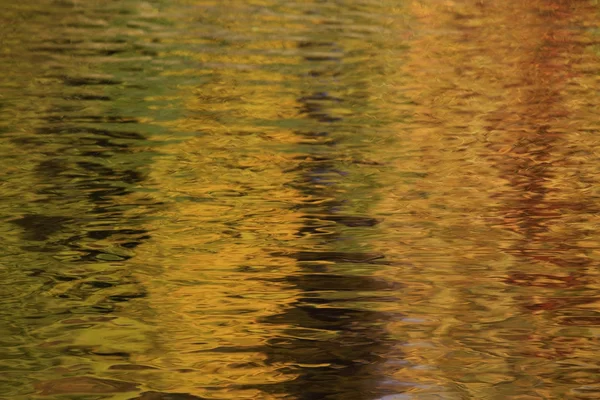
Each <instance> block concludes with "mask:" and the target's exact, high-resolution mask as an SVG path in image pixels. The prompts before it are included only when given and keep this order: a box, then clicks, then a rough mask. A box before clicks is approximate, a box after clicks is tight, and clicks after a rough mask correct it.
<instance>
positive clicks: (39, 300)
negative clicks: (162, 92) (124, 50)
mask: <svg viewBox="0 0 600 400" xmlns="http://www.w3.org/2000/svg"><path fill="white" fill-rule="evenodd" d="M65 3H68V2H65ZM60 6H61V5H60V4H59V2H49V1H41V2H28V1H25V2H19V4H17V3H15V4H13V5H9V7H8V10H5V11H6V12H8V15H9V17H8V20H9V22H10V26H17V25H18V28H15V29H14V30H12V31H10V32H8V31H4V30H2V28H0V30H2V33H0V36H3V35H5V34H6V35H8V38H9V39H10V40H7V42H4V41H3V44H6V45H7V46H9V47H11V46H12V47H11V50H12V53H11V56H10V57H13V59H14V60H15V61H14V62H13V61H12V59H11V58H10V57H5V56H4V55H2V56H0V63H1V64H0V65H2V66H3V67H6V70H7V72H10V74H11V77H9V78H4V77H3V78H0V87H2V92H3V98H4V99H5V100H6V107H4V111H5V112H8V113H9V114H8V119H7V120H6V119H5V121H3V122H2V124H3V129H2V130H3V131H4V132H5V134H3V136H2V137H0V145H1V146H2V149H3V151H4V152H5V155H6V156H10V157H12V159H13V161H14V164H15V165H19V168H17V169H16V170H17V171H18V173H16V174H14V175H12V176H10V177H9V180H8V182H9V183H10V184H11V185H12V187H14V188H16V189H14V190H15V192H17V194H16V195H15V194H13V193H12V192H10V191H9V192H7V191H6V190H5V191H4V192H3V195H6V194H9V195H11V196H12V197H8V198H7V197H6V196H4V197H3V199H2V201H1V202H0V212H1V213H2V215H1V216H2V218H3V221H6V222H8V223H7V224H6V225H7V228H5V229H8V230H9V232H10V236H11V238H12V241H11V247H10V248H6V249H4V251H3V253H2V254H1V256H2V257H3V260H4V259H6V260H9V264H10V265H11V268H12V269H11V272H10V276H9V278H10V280H9V285H7V286H6V287H7V290H8V291H9V293H10V294H11V297H14V298H15V299H16V300H15V301H14V307H8V306H7V305H6V304H3V309H4V311H3V312H1V313H0V317H1V319H0V321H1V322H0V325H2V326H3V327H2V336H3V337H5V338H7V341H6V343H8V345H7V346H6V347H4V346H3V347H0V359H2V360H12V362H10V363H7V364H3V366H2V370H3V371H5V370H6V371H8V372H7V374H10V376H9V379H12V381H9V383H10V384H6V385H5V381H4V380H2V379H0V386H2V389H3V390H2V392H3V395H4V394H6V393H8V396H9V397H11V398H13V397H14V398H20V397H18V396H19V395H25V396H28V397H30V396H31V395H33V393H34V392H35V393H37V394H39V395H43V396H64V395H67V396H68V395H88V396H89V395H96V397H98V396H97V395H105V394H114V393H122V392H129V391H134V390H137V389H138V384H137V383H134V382H129V381H121V380H114V379H102V378H99V377H93V376H91V375H95V374H96V372H95V371H93V370H92V368H91V365H93V363H94V360H99V359H102V360H105V359H115V358H116V359H120V360H128V359H129V358H130V354H131V353H135V351H133V350H130V349H129V348H128V347H129V346H130V339H128V338H127V334H123V335H120V342H119V341H116V340H114V339H106V338H105V336H106V335H107V333H106V332H110V330H111V328H114V326H115V325H114V324H115V319H116V318H118V317H117V316H115V313H114V311H115V310H116V309H118V308H121V309H122V308H123V307H124V306H125V305H126V304H127V303H129V302H131V301H132V300H133V299H139V298H143V297H145V296H146V295H147V291H146V289H145V288H144V286H143V285H142V284H141V283H140V282H139V280H138V279H137V278H136V277H134V274H133V271H132V270H131V269H130V267H129V265H128V264H127V261H128V260H130V259H131V258H132V257H134V256H135V253H134V250H135V249H136V247H138V246H139V245H140V244H141V243H142V242H144V241H146V240H148V239H149V238H150V237H151V233H150V232H149V231H148V229H147V228H146V226H145V225H144V220H145V215H146V214H147V213H149V212H151V210H152V208H153V207H155V206H157V204H154V203H153V201H152V200H151V199H150V200H145V199H144V198H143V196H140V195H139V193H138V188H139V187H141V186H143V185H144V184H145V179H146V167H147V165H148V164H149V163H150V162H151V157H152V156H151V155H150V154H149V153H148V152H147V151H145V150H144V147H145V146H146V145H147V143H148V133H147V132H144V129H145V127H144V125H143V124H141V123H140V121H139V115H138V113H139V112H140V109H139V108H138V107H137V99H135V100H134V99H132V96H133V97H135V93H134V92H131V91H129V92H127V93H125V92H123V91H122V89H121V88H120V87H119V86H120V85H126V84H129V83H133V81H135V79H136V77H135V76H132V75H127V74H126V73H122V72H120V71H119V69H118V68H117V67H115V66H120V65H123V64H127V63H131V61H128V60H127V59H126V58H124V59H122V60H120V59H112V60H111V61H112V62H111V63H109V65H108V66H107V65H106V64H105V62H106V61H107V60H108V59H107V58H106V57H108V56H115V55H117V54H118V53H119V51H114V50H113V47H115V46H117V48H120V47H118V46H120V44H119V43H118V41H116V42H112V39H115V40H117V39H116V36H119V35H120V33H119V31H118V30H117V31H116V32H115V31H112V32H111V31H109V32H108V33H106V32H105V30H104V29H101V30H93V29H92V28H90V27H86V26H79V27H78V28H77V29H79V30H73V29H71V28H70V27H71V26H72V24H71V23H72V22H73V21H75V20H79V21H83V20H86V19H87V20H92V16H93V18H95V19H96V21H99V23H101V24H105V25H109V24H110V23H111V22H112V21H111V18H115V17H114V15H113V14H111V13H114V12H115V11H117V9H118V7H117V8H115V7H114V6H115V5H113V9H112V10H107V9H105V6H103V5H100V4H99V3H96V4H94V3H89V4H81V5H76V4H75V3H69V4H66V5H65V8H64V9H63V8H62V7H60ZM95 7H98V8H95ZM131 17H132V18H135V16H131ZM3 18H4V17H0V21H2V20H3ZM21 19H22V21H21ZM0 25H3V26H8V25H5V24H3V23H0ZM90 29H92V30H90ZM3 39H4V36H3ZM96 39H97V40H99V41H100V42H101V44H100V45H97V44H96V43H94V40H96ZM132 40H135V39H134V38H129V39H127V41H129V42H131V41H132ZM15 43H17V44H16V45H15ZM128 51H129V52H130V56H131V48H129V49H128ZM133 64H136V65H137V64H138V63H136V62H135V61H134V62H133ZM138 66H139V65H138ZM106 68H108V69H112V70H110V71H108V72H107V71H103V69H106ZM6 165H8V164H6ZM21 166H22V167H21ZM140 202H141V203H140ZM141 205H143V207H144V208H145V210H147V211H144V212H140V211H139V207H140V206H141ZM120 317H121V318H122V315H121V316H120ZM108 335H110V333H109V334H108ZM100 338H103V339H102V340H101V339H100ZM23 344H25V345H23ZM72 360H77V361H74V364H75V365H79V367H75V368H73V369H72V370H69V368H71V364H72V363H73V361H72ZM58 366H60V367H58ZM52 368H58V369H57V370H53V369H52ZM60 368H63V369H62V370H61V369H60ZM39 371H48V372H47V373H45V374H40V373H39ZM36 373H37V374H38V375H35V374H36ZM3 374H4V373H2V374H0V375H3ZM34 376H36V377H35V378H34ZM5 379H6V378H5ZM32 387H33V389H32ZM86 398H87V397H86Z"/></svg>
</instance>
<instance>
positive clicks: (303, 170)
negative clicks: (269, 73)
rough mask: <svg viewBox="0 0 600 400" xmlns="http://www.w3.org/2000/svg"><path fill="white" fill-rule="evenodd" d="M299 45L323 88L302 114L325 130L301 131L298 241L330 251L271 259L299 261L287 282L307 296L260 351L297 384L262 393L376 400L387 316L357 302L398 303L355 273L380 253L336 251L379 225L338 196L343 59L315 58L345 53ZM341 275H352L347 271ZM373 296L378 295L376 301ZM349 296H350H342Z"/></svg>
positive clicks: (275, 319)
mask: <svg viewBox="0 0 600 400" xmlns="http://www.w3.org/2000/svg"><path fill="white" fill-rule="evenodd" d="M298 47H299V48H300V49H302V50H303V51H305V52H306V53H307V55H306V56H305V57H304V60H305V62H306V63H307V65H311V70H310V72H309V73H308V74H307V76H308V78H306V77H305V78H304V79H309V80H308V81H307V82H306V84H307V86H308V87H317V88H318V89H316V90H314V91H312V92H309V93H308V94H307V95H304V96H302V97H300V98H299V99H298V103H299V104H300V107H299V112H300V114H301V115H305V116H306V117H307V118H308V119H309V120H313V121H317V122H318V123H319V124H320V129H319V130H318V131H307V132H298V137H299V140H298V141H299V142H300V143H303V142H306V143H310V144H312V145H313V147H312V152H311V153H309V154H306V156H300V157H299V160H300V163H299V165H298V167H297V168H295V169H294V170H293V171H290V172H294V173H296V174H297V175H298V176H299V177H300V178H301V180H299V181H297V182H296V183H294V184H293V186H294V187H295V188H296V189H297V190H298V191H300V192H301V193H302V194H303V195H304V197H306V198H309V199H310V201H308V202H307V203H301V204H298V205H297V207H296V208H297V210H299V211H302V212H303V213H304V220H305V222H306V224H305V226H304V227H302V228H301V229H300V230H299V231H298V236H299V237H307V238H312V239H311V241H314V245H315V247H318V248H319V249H327V250H314V249H307V250H299V251H297V252H294V253H290V254H280V253H276V254H275V253H274V254H273V255H274V256H281V255H285V256H288V257H293V258H295V259H296V260H297V263H298V265H299V266H300V268H301V271H302V272H301V273H300V274H299V275H297V276H290V277H288V278H286V279H285V281H286V282H287V283H288V284H290V285H292V286H293V287H294V288H297V289H300V290H301V291H302V293H303V295H301V296H300V297H299V299H298V301H297V302H295V303H294V304H293V306H292V307H290V308H288V309H287V310H286V311H285V312H284V313H282V314H279V315H274V316H272V317H268V318H265V320H264V322H267V323H272V324H284V325H288V326H291V327H292V328H290V329H289V331H288V334H289V336H284V337H281V338H278V339H274V340H271V341H270V342H269V344H268V346H265V347H264V348H260V349H258V350H259V351H260V352H262V353H265V354H266V355H267V357H268V360H267V362H268V363H273V364H286V365H288V367H287V371H286V372H289V373H290V374H293V375H297V378H296V379H294V380H292V381H290V382H286V383H282V384H278V385H270V386H266V387H263V388H262V389H263V390H265V391H267V392H272V393H279V392H283V393H286V394H287V395H289V396H291V398H295V399H306V400H317V399H350V398H351V399H356V400H360V399H365V400H367V399H369V400H372V399H375V398H378V397H381V396H383V395H385V394H386V393H388V392H387V391H386V390H385V389H384V388H382V383H381V373H380V372H378V367H379V364H380V363H381V362H382V361H383V360H384V354H386V352H388V350H389V349H388V344H387V343H386V332H385V329H384V322H385V321H386V320H388V319H389V318H390V315H386V313H383V312H379V311H371V310H368V309H365V307H362V306H361V305H360V303H366V304H369V303H375V302H385V301H395V300H396V299H395V298H393V297H392V296H390V297H386V296H385V292H386V290H393V289H395V288H394V285H393V284H391V283H389V282H386V281H383V280H376V279H374V278H372V277H369V276H368V275H365V274H364V273H353V270H354V268H355V267H359V268H365V267H369V268H376V266H377V265H382V264H385V263H386V261H385V256H384V255H383V254H378V253H369V252H362V251H358V252H353V251H341V250H337V249H338V248H339V245H338V243H340V242H342V241H344V240H345V239H347V240H354V239H353V238H351V237H347V238H346V237H345V235H347V234H344V233H341V232H340V228H341V227H342V226H345V227H346V228H371V227H374V226H376V225H377V224H378V223H379V222H380V221H379V220H378V219H376V218H373V217H369V216H364V215H346V214H344V213H343V211H342V210H344V209H345V208H347V207H345V206H347V204H345V201H344V200H343V199H339V200H338V199H337V197H338V195H336V190H337V186H338V183H339V182H340V180H342V179H344V177H345V176H346V175H347V173H346V172H345V171H343V170H340V167H339V160H338V158H337V157H339V156H338V154H336V149H335V145H336V140H335V139H333V135H332V133H334V132H335V131H336V130H338V129H340V126H342V127H343V122H344V121H343V119H342V118H341V117H338V116H335V115H332V114H331V111H330V110H331V109H332V108H333V107H335V106H336V105H338V104H340V103H343V101H344V100H343V99H341V98H337V97H335V96H332V95H330V94H328V89H329V90H336V89H338V88H337V87H336V86H337V85H339V84H341V83H338V82H335V81H332V80H331V77H332V76H336V75H338V74H339V73H340V72H342V71H343V68H344V67H343V66H341V65H340V64H339V62H340V60H341V58H340V57H338V56H335V57H334V56H331V57H330V56H315V55H311V53H312V52H313V51H315V50H316V51H319V52H326V53H337V54H339V55H340V56H341V55H342V53H343V51H342V49H340V48H339V46H338V45H337V44H336V43H333V42H331V43H329V42H328V43H324V42H308V41H305V42H300V43H299V45H298ZM310 90H313V89H310ZM315 140H316V141H315ZM314 204H318V206H315V205H314ZM360 247H363V246H360ZM344 269H347V271H348V273H344V272H343V271H344ZM369 292H371V293H373V292H377V295H373V294H370V293H369ZM344 293H348V296H340V295H342V294H344ZM306 330H308V332H319V331H320V332H323V331H328V332H332V333H333V334H334V336H333V337H331V338H330V339H327V340H323V339H316V338H313V337H311V335H310V333H308V334H306V333H304V331H306ZM303 336H304V337H303ZM395 392H396V393H397V389H396V391H395ZM389 393H392V392H389Z"/></svg>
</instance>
